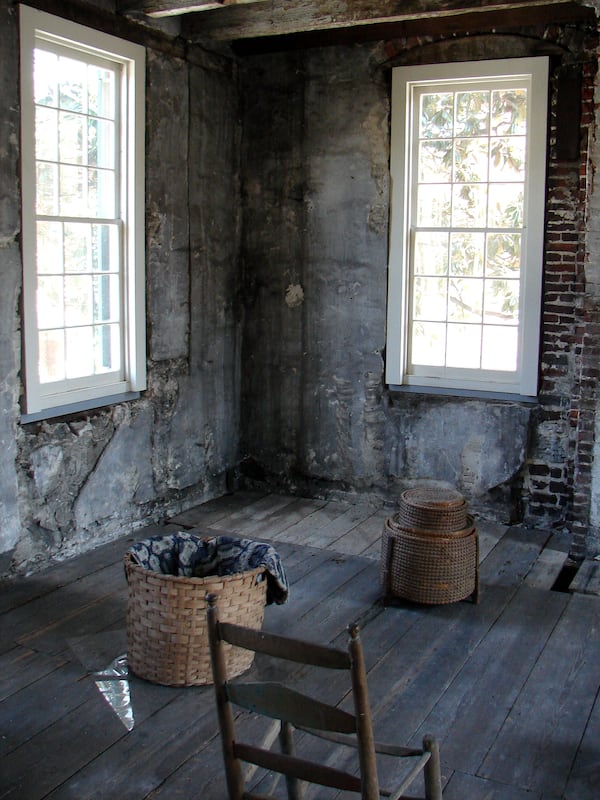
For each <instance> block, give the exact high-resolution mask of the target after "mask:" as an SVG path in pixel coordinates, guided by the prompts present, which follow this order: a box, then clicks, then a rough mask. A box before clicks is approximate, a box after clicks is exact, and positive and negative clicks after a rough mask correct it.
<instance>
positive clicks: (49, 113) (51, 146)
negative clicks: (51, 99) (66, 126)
mask: <svg viewBox="0 0 600 800" xmlns="http://www.w3.org/2000/svg"><path fill="white" fill-rule="evenodd" d="M35 154H36V158H38V159H39V160H40V161H56V160H57V159H58V111H55V110H54V109H53V108H45V107H44V106H38V107H37V108H36V110H35Z"/></svg>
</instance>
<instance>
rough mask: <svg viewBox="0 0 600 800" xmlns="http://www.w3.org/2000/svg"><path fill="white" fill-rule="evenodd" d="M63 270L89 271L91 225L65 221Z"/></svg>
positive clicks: (90, 262) (90, 264)
mask: <svg viewBox="0 0 600 800" xmlns="http://www.w3.org/2000/svg"><path fill="white" fill-rule="evenodd" d="M64 235H65V272H89V271H90V270H91V266H92V226H91V225H90V224H89V223H87V222H82V223H78V222H66V223H65V233H64Z"/></svg>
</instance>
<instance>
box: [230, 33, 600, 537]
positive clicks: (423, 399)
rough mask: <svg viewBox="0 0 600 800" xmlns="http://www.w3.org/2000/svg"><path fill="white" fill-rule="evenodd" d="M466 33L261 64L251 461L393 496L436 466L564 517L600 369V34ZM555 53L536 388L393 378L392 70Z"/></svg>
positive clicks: (251, 86) (251, 239)
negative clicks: (596, 270)
mask: <svg viewBox="0 0 600 800" xmlns="http://www.w3.org/2000/svg"><path fill="white" fill-rule="evenodd" d="M466 34H467V32H465V35H464V36H462V37H461V36H460V35H458V34H457V35H456V36H453V37H452V38H449V39H446V40H444V37H437V38H436V37H434V36H428V37H422V38H419V39H417V38H414V39H410V40H408V39H399V40H397V41H394V42H387V43H385V45H384V44H373V45H361V46H359V45H355V46H353V47H347V48H346V47H331V48H322V49H317V48H315V49H312V50H306V51H304V52H303V53H302V54H299V53H298V52H295V53H289V54H283V53H281V54H277V55H273V54H269V55H263V56H253V57H252V58H247V59H246V60H245V61H244V64H243V69H244V74H245V78H244V85H245V89H244V95H245V102H246V105H245V112H244V116H243V130H244V148H243V162H242V174H243V187H244V192H243V198H244V207H243V212H244V221H245V222H244V231H243V236H242V258H243V260H244V263H245V275H244V301H245V303H246V309H247V316H246V324H245V329H244V331H245V338H244V358H243V361H242V363H243V379H242V387H243V420H244V423H243V429H242V430H243V438H242V443H243V447H242V454H243V456H245V460H244V461H243V463H242V468H243V470H244V474H245V475H246V476H247V478H248V479H251V480H263V481H264V480H267V481H270V482H271V483H273V484H279V485H282V484H283V485H286V486H287V487H291V488H292V489H297V488H301V489H302V490H303V491H310V492H315V493H322V492H331V491H332V490H334V489H343V490H349V491H357V492H371V493H374V494H377V495H379V496H382V497H384V498H386V499H388V500H395V499H396V498H397V496H398V493H399V491H401V490H402V489H403V488H405V487H407V486H409V485H413V484H414V483H415V482H418V481H428V482H429V481H433V482H439V483H442V484H446V483H450V484H452V485H455V486H458V487H460V488H461V489H462V490H463V491H464V492H465V494H466V496H467V498H468V499H469V500H470V501H471V502H472V503H474V504H476V505H477V507H478V508H479V509H480V510H482V511H484V512H485V511H487V512H489V513H490V514H491V515H493V516H494V517H499V518H501V519H504V520H505V521H509V520H514V519H520V520H523V521H525V522H528V523H531V524H535V525H538V526H543V527H547V526H556V527H565V526H568V525H569V522H570V520H571V518H572V517H571V516H570V513H571V511H572V508H573V498H574V496H576V487H575V485H574V469H575V465H576V464H579V467H580V468H581V469H585V467H586V464H588V463H589V460H588V459H589V452H588V451H587V450H585V448H584V447H582V446H581V445H582V430H581V428H580V427H579V425H580V420H583V416H581V411H582V410H583V409H584V408H585V407H586V402H587V401H585V400H584V401H583V405H582V407H581V408H580V407H579V397H582V394H581V392H580V389H581V386H582V385H583V386H584V387H585V386H586V385H588V384H587V383H586V382H587V381H588V380H592V381H593V380H594V378H593V376H592V375H591V371H592V364H591V362H590V363H589V366H588V367H587V370H583V371H582V364H581V362H580V355H581V343H582V330H583V329H584V328H585V326H586V324H587V319H586V317H585V313H583V312H584V306H585V302H584V298H585V283H584V281H583V275H582V267H583V259H582V254H583V247H582V241H581V231H582V229H583V225H584V220H585V213H586V192H587V191H588V187H587V183H586V182H587V180H588V179H589V175H590V174H591V165H590V163H589V162H587V160H586V158H587V152H586V147H587V134H588V132H589V130H590V125H591V123H590V119H589V115H586V114H585V113H582V115H581V118H579V116H578V114H575V115H574V113H573V109H575V110H576V111H577V112H579V111H580V109H581V104H580V102H579V99H580V98H581V103H582V104H583V107H584V110H585V107H586V103H587V104H588V105H589V89H590V80H592V81H593V77H594V75H595V47H596V30H595V27H594V26H593V25H592V24H588V23H581V24H574V25H565V26H560V25H553V26H547V27H543V26H532V27H531V28H528V29H523V28H520V29H513V30H510V29H507V30H505V31H491V30H482V31H480V32H477V31H469V32H468V35H466ZM476 34H477V35H476ZM543 54H545V55H548V56H550V64H551V96H550V118H549V130H550V145H551V152H550V158H549V170H548V196H547V219H548V222H547V231H546V254H545V258H546V262H545V275H544V279H545V294H544V297H543V298H542V314H543V330H542V347H541V360H540V376H541V380H540V394H539V397H538V398H537V402H536V403H533V404H531V403H524V402H520V401H519V400H518V399H515V400H514V401H510V400H499V399H494V398H491V399H484V398H480V399H478V400H475V399H473V398H460V397H454V398H453V397H450V396H449V397H446V398H444V397H436V396H433V395H428V394H427V393H425V392H424V393H422V394H413V393H404V392H390V391H389V390H388V388H387V387H386V386H385V385H384V361H385V335H386V289H387V257H388V255H387V240H388V213H389V187H388V184H387V176H388V174H389V83H388V81H389V76H390V67H392V66H394V65H400V64H410V63H413V64H414V63H431V62H436V63H440V62H443V61H445V60H447V61H453V60H458V61H468V60H470V59H479V58H488V57H493V58H508V57H513V56H519V57H523V56H527V55H543ZM573 98H574V100H575V102H573ZM580 121H581V131H577V130H576V131H575V135H574V134H573V125H574V124H575V126H576V127H577V125H579V122H580ZM590 334H591V335H592V336H594V335H595V336H596V337H597V331H596V334H594V333H593V331H591V330H590ZM588 352H589V353H591V352H593V351H592V350H591V349H589V348H588ZM595 369H596V370H597V365H596V367H595ZM594 385H595V384H594ZM574 395H577V397H575V399H574ZM586 424H587V423H586ZM578 442H579V445H578ZM578 446H579V449H580V457H579V460H578V458H577V454H576V450H577V447H578ZM584 488H585V485H584ZM599 496H600V493H599ZM586 519H587V518H586Z"/></svg>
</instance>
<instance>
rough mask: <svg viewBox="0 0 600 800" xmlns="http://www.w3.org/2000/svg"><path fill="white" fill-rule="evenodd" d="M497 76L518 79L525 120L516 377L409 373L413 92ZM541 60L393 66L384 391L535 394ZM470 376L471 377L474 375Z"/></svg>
mask: <svg viewBox="0 0 600 800" xmlns="http://www.w3.org/2000/svg"><path fill="white" fill-rule="evenodd" d="M500 76H509V77H517V76H523V77H524V78H525V79H526V81H527V82H528V85H529V87H530V91H529V101H528V120H527V142H528V147H527V154H526V180H525V226H524V228H523V248H522V260H521V284H520V285H521V296H520V313H519V320H520V321H519V333H518V339H519V346H518V366H517V370H516V372H514V373H513V372H509V373H503V372H500V371H497V372H493V373H492V372H486V373H483V372H479V371H476V370H456V369H451V368H448V367H446V368H443V369H442V370H441V372H442V373H443V374H439V372H440V370H438V371H437V373H438V374H435V373H436V370H433V369H432V370H431V373H432V374H428V375H427V374H425V375H424V374H419V375H417V374H409V369H408V361H407V352H408V347H409V342H408V318H409V313H408V309H409V302H410V283H411V275H410V264H409V255H410V225H411V220H410V218H409V217H410V207H411V190H412V182H413V181H412V175H411V169H412V166H413V164H412V159H411V136H412V134H411V131H412V113H413V108H412V102H411V99H412V98H411V94H412V90H413V87H419V88H420V87H423V86H426V85H427V84H431V85H438V84H440V83H444V82H448V83H449V84H454V85H455V88H458V87H460V85H461V82H463V81H469V80H473V79H478V78H479V79H490V78H497V77H500ZM547 106H548V59H547V58H546V57H539V58H537V57H536V58H516V59H499V60H490V61H477V62H460V63H451V64H430V65H424V66H416V67H397V68H395V69H394V70H393V74H392V120H391V158H390V172H391V215H390V260H389V272H388V309H387V326H388V327H387V348H386V382H387V383H388V385H390V387H391V388H401V387H409V388H410V387H419V388H421V389H422V390H423V391H432V392H444V393H447V394H453V393H456V394H462V393H470V392H473V393H475V394H478V393H479V392H489V393H493V394H495V395H504V394H506V395H508V396H512V395H521V396H523V397H534V396H535V395H536V394H537V385H538V363H539V342H540V318H541V299H542V274H543V260H544V214H545V198H546V142H547ZM473 373H477V374H473Z"/></svg>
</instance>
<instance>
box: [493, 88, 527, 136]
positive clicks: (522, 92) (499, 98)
mask: <svg viewBox="0 0 600 800" xmlns="http://www.w3.org/2000/svg"><path fill="white" fill-rule="evenodd" d="M526 133H527V89H500V90H494V91H493V92H492V134H494V135H496V136H506V135H509V134H510V135H513V134H516V135H518V134H526Z"/></svg>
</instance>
